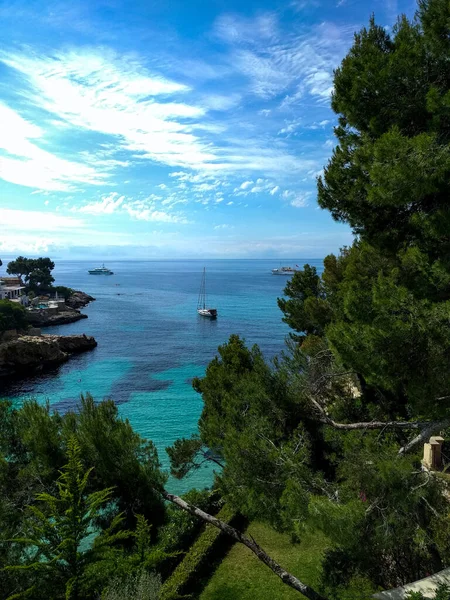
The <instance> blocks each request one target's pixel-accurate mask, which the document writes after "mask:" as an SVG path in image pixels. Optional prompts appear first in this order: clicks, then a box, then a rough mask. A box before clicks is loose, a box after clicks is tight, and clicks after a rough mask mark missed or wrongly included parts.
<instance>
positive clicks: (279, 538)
mask: <svg viewBox="0 0 450 600" xmlns="http://www.w3.org/2000/svg"><path fill="white" fill-rule="evenodd" d="M247 534H249V535H252V536H253V537H254V538H255V540H256V541H257V542H258V544H260V545H261V546H262V547H263V548H264V550H266V552H267V553H268V554H270V556H273V558H274V559H275V560H276V561H278V562H279V563H280V565H282V566H283V567H284V568H285V569H287V570H288V571H291V572H292V573H293V574H295V575H296V576H297V577H299V579H301V580H302V581H304V582H305V583H308V584H309V585H312V586H313V587H314V586H316V585H317V583H318V579H319V576H320V561H321V559H322V554H323V551H324V550H325V548H326V545H327V541H326V539H325V538H324V537H323V536H321V535H318V536H315V537H312V536H311V537H310V538H308V539H304V540H302V542H301V543H300V544H296V545H293V544H291V541H290V538H289V536H288V535H285V534H281V533H277V532H276V531H274V530H273V529H270V527H268V526H267V525H264V524H262V523H251V524H250V525H249V527H248V529H247ZM298 598H299V594H298V592H296V591H294V590H291V589H290V588H288V587H287V586H286V585H284V584H283V583H282V582H281V581H280V580H279V579H278V577H277V576H276V575H274V574H273V573H272V572H271V571H270V570H269V568H268V567H266V566H265V565H263V564H262V563H261V562H260V561H259V560H258V559H257V558H256V556H255V555H254V554H253V553H252V552H250V550H249V549H248V548H246V547H245V546H243V545H242V544H235V545H234V546H233V547H232V548H231V550H230V552H229V553H228V555H227V556H226V557H225V559H224V560H223V561H222V563H221V564H220V565H219V567H218V568H217V570H216V572H215V573H214V575H213V576H212V578H211V579H210V581H209V583H208V584H207V586H206V587H205V589H204V590H203V592H202V593H201V595H200V597H199V600H291V599H292V600H295V599H297V600H298Z"/></svg>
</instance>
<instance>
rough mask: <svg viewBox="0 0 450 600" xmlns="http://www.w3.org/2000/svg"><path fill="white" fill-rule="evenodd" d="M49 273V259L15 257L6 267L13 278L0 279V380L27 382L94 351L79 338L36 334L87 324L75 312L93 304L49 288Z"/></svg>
mask: <svg viewBox="0 0 450 600" xmlns="http://www.w3.org/2000/svg"><path fill="white" fill-rule="evenodd" d="M0 265H1V261H0ZM53 268H54V263H53V262H52V261H51V260H50V259H49V258H38V259H28V258H25V257H19V258H18V259H16V260H15V261H12V262H10V263H9V264H8V266H7V272H8V273H9V274H10V275H15V276H16V277H13V278H9V279H8V278H4V277H3V278H2V277H0V378H4V377H14V378H24V377H28V376H30V375H33V374H35V373H36V372H39V371H44V370H46V369H51V368H54V367H55V366H58V365H60V364H62V363H64V362H66V361H67V360H69V359H70V357H71V356H73V355H75V354H78V353H80V352H86V351H88V350H92V349H94V348H95V347H96V346H97V342H96V340H95V339H94V338H93V337H92V336H86V335H85V334H83V335H69V336H63V335H48V334H42V332H41V328H48V327H51V326H56V325H65V324H68V323H74V322H76V321H79V320H80V319H87V318H88V315H86V314H84V313H82V312H80V308H84V307H85V306H87V305H88V304H89V303H90V302H93V301H94V300H95V298H93V297H92V296H90V295H89V294H86V293H85V292H82V291H80V290H73V289H71V288H67V287H64V286H56V287H54V286H53V282H54V278H53V276H52V274H51V271H52V270H53ZM22 277H24V279H25V282H23V281H22ZM17 291H19V294H18V293H17ZM3 296H4V297H5V299H1V298H2V297H3Z"/></svg>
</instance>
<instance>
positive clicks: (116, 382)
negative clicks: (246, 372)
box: [0, 259, 323, 493]
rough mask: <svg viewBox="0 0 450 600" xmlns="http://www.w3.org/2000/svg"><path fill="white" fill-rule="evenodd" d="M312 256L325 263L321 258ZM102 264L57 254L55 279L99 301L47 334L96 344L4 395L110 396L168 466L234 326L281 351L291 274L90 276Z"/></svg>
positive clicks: (121, 265) (211, 270)
mask: <svg viewBox="0 0 450 600" xmlns="http://www.w3.org/2000/svg"><path fill="white" fill-rule="evenodd" d="M306 262H308V263H309V264H312V265H314V266H316V267H317V269H318V271H319V272H320V271H321V270H322V268H323V267H322V260H319V259H291V260H283V263H282V264H286V265H292V266H294V265H295V264H298V265H300V266H302V265H303V264H305V263H306ZM95 266H98V265H96V264H92V263H90V262H86V261H77V262H75V261H56V268H55V273H54V275H55V279H56V285H66V286H68V287H72V288H74V289H79V290H82V291H84V292H87V293H88V294H91V295H92V296H94V297H95V298H96V301H95V302H93V303H91V304H90V305H89V306H88V307H87V308H85V309H83V312H85V313H86V314H87V315H88V316H89V318H88V319H83V320H81V321H78V322H76V323H72V324H70V325H62V326H58V327H51V328H48V329H46V330H45V333H57V334H61V335H64V334H75V333H86V334H87V335H93V336H95V338H96V339H97V342H98V347H97V348H96V349H95V350H93V351H92V352H87V353H85V354H81V355H79V356H76V357H74V358H72V359H71V360H70V361H69V362H67V363H65V364H64V365H62V366H61V367H60V368H58V369H56V370H52V371H50V372H47V373H45V374H41V375H38V376H35V377H31V378H29V379H26V380H22V381H16V382H10V383H8V384H0V385H2V389H0V395H1V396H2V397H7V398H11V399H12V400H13V401H14V403H15V404H17V405H20V404H21V403H22V402H23V401H24V400H26V399H27V398H32V397H33V398H36V399H37V400H38V401H40V402H45V401H46V400H47V399H48V400H49V402H50V404H51V406H52V407H53V408H55V409H58V410H60V411H62V412H63V411H65V410H68V409H70V408H73V407H75V406H76V405H77V404H78V402H79V398H80V394H82V393H87V392H90V393H91V394H92V395H93V396H94V397H95V399H96V400H101V399H103V398H112V399H113V400H114V401H115V402H116V403H117V404H118V406H119V411H120V414H121V415H122V416H123V417H124V418H128V419H129V420H130V422H131V424H132V425H133V427H134V429H135V430H136V431H137V432H138V433H140V434H141V435H143V436H144V437H146V438H148V439H152V440H153V442H154V443H155V445H156V447H157V448H158V452H159V456H160V459H161V462H162V464H163V465H164V466H165V467H167V466H168V459H167V455H166V453H165V448H166V446H168V445H170V444H172V443H173V441H174V440H175V439H177V438H179V437H189V436H190V435H191V434H192V433H194V432H195V431H196V430H197V421H198V418H199V416H200V412H201V409H202V400H201V397H200V396H199V395H198V394H196V392H194V390H193V389H192V386H191V381H192V378H193V377H196V376H202V375H203V374H204V372H205V368H206V366H207V364H208V363H209V361H210V360H211V359H212V358H213V357H214V356H215V354H216V353H217V347H218V346H219V345H220V344H223V343H225V342H226V341H227V339H228V338H229V336H230V335H231V334H232V333H237V334H239V335H240V336H241V337H243V338H245V340H246V342H247V344H248V345H249V346H251V345H253V344H258V345H259V346H260V348H261V349H262V351H263V352H264V355H265V356H266V358H273V357H274V356H275V355H276V354H278V353H280V351H281V350H282V349H283V344H284V339H285V337H286V335H287V334H288V331H289V330H288V327H287V326H286V325H285V324H284V323H283V322H282V320H281V318H282V314H281V312H280V310H279V309H278V306H277V297H279V296H281V295H282V292H283V288H284V286H285V285H286V282H287V280H288V278H287V277H283V276H274V275H272V274H271V272H270V270H271V269H272V268H276V267H278V266H279V261H278V260H276V261H273V260H210V261H204V260H202V261H199V260H189V261H181V260H176V261H175V260H173V261H116V262H115V261H108V262H106V266H107V267H108V268H110V269H111V270H112V271H114V275H113V276H101V275H89V274H88V272H87V271H88V269H90V268H92V267H95ZM203 267H206V273H207V280H206V286H207V292H208V304H209V305H210V306H212V307H216V308H217V310H218V313H219V317H218V319H217V320H215V321H211V320H209V319H207V318H204V317H200V316H198V315H197V313H196V306H197V297H198V291H199V287H200V280H201V273H202V269H203ZM211 480H212V474H211V470H210V468H208V467H205V468H203V469H202V470H200V471H198V472H197V473H195V474H194V475H192V476H191V477H189V478H188V479H186V480H184V481H182V482H171V489H173V490H174V491H176V492H178V493H181V492H183V491H186V490H187V489H190V488H192V487H204V486H207V485H209V484H210V483H211Z"/></svg>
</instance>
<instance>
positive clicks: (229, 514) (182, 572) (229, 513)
mask: <svg viewBox="0 0 450 600" xmlns="http://www.w3.org/2000/svg"><path fill="white" fill-rule="evenodd" d="M233 517H235V512H234V511H233V510H232V509H231V507H230V506H229V505H228V504H225V506H223V507H222V509H221V510H220V511H219V513H218V515H217V518H218V519H220V520H221V521H225V522H226V523H229V522H230V521H231V520H232V519H233ZM221 533H222V532H221V531H220V529H217V527H214V526H213V525H206V527H205V530H204V531H203V533H202V534H200V536H199V537H198V538H197V540H196V541H195V542H194V544H193V545H192V547H191V548H190V550H189V552H188V553H187V554H186V556H185V557H184V559H183V560H182V561H181V563H180V564H179V565H178V567H177V568H176V569H175V571H174V572H173V573H172V575H171V576H170V577H169V579H167V581H166V582H165V583H164V584H163V586H162V590H161V600H175V599H176V598H180V597H181V596H182V594H183V593H184V592H185V590H186V588H187V587H188V585H189V584H190V583H191V582H192V581H193V579H194V577H196V575H197V573H198V571H199V570H200V568H201V567H202V566H203V565H205V563H206V561H207V560H208V559H211V556H212V554H213V550H214V548H215V546H216V543H217V541H218V540H219V538H220V537H221Z"/></svg>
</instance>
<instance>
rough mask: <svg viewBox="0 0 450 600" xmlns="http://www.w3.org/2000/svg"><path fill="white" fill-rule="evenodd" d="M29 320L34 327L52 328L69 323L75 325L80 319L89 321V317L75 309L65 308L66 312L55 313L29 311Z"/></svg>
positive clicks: (50, 310) (40, 310)
mask: <svg viewBox="0 0 450 600" xmlns="http://www.w3.org/2000/svg"><path fill="white" fill-rule="evenodd" d="M27 319H28V322H29V323H30V325H33V326H34V327H50V326H52V325H66V324H67V323H75V321H79V320H80V319H87V315H84V314H82V313H80V311H78V310H75V309H73V308H67V307H66V308H65V309H64V310H57V309H55V310H54V311H53V310H52V309H48V308H43V309H36V310H29V311H27Z"/></svg>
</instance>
